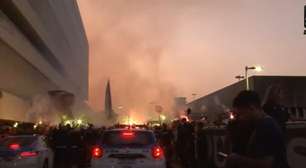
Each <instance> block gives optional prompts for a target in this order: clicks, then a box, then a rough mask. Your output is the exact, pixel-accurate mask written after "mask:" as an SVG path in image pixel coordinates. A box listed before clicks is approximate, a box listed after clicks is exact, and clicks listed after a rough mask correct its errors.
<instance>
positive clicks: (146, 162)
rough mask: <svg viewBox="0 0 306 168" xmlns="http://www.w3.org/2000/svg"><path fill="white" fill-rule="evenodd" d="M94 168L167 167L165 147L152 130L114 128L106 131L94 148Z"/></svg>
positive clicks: (92, 164) (92, 163)
mask: <svg viewBox="0 0 306 168" xmlns="http://www.w3.org/2000/svg"><path fill="white" fill-rule="evenodd" d="M91 166H92V168H103V167H108V168H165V167H166V161H165V157H164V152H163V149H162V148H161V147H160V146H158V145H157V142H156V138H155V135H154V133H153V132H152V131H149V130H141V129H113V130H108V131H105V132H104V133H103V135H102V138H101V141H100V142H98V145H97V146H95V147H93V149H92V162H91Z"/></svg>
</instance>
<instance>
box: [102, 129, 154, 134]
mask: <svg viewBox="0 0 306 168" xmlns="http://www.w3.org/2000/svg"><path fill="white" fill-rule="evenodd" d="M112 131H118V132H120V131H135V132H150V133H153V131H151V130H147V129H137V128H113V129H109V130H105V132H112Z"/></svg>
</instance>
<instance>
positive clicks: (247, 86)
mask: <svg viewBox="0 0 306 168" xmlns="http://www.w3.org/2000/svg"><path fill="white" fill-rule="evenodd" d="M248 70H249V67H248V66H245V81H246V90H250V86H249V77H248Z"/></svg>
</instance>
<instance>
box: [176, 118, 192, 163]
mask: <svg viewBox="0 0 306 168" xmlns="http://www.w3.org/2000/svg"><path fill="white" fill-rule="evenodd" d="M176 145H177V146H176V152H177V153H178V156H179V159H180V160H181V163H182V165H183V167H184V168H193V167H194V164H195V161H194V160H195V158H194V129H193V127H192V125H191V124H190V123H188V122H187V119H186V118H182V120H181V123H180V124H179V125H178V127H177V144H176Z"/></svg>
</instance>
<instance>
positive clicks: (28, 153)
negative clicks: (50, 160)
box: [20, 151, 38, 157]
mask: <svg viewBox="0 0 306 168" xmlns="http://www.w3.org/2000/svg"><path fill="white" fill-rule="evenodd" d="M20 156H21V157H35V156H38V152H37V151H25V152H21V153H20Z"/></svg>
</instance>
